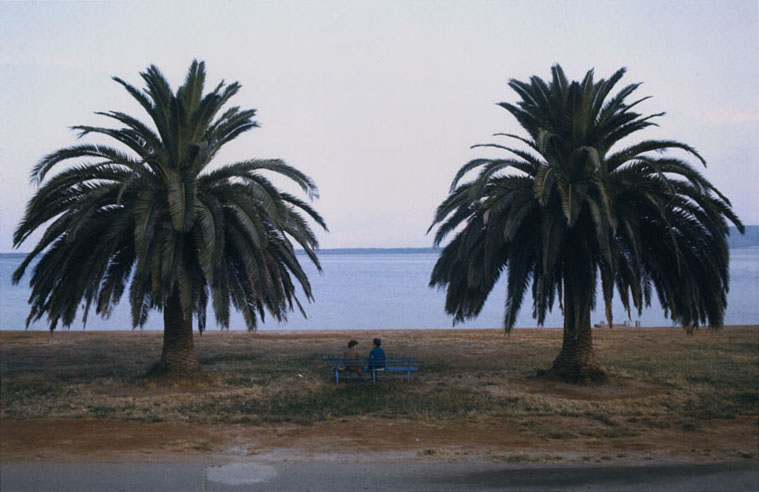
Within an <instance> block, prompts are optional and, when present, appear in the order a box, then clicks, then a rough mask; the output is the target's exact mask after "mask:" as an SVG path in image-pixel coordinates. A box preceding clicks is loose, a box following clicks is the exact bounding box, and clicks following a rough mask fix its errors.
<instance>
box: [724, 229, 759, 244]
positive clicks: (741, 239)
mask: <svg viewBox="0 0 759 492" xmlns="http://www.w3.org/2000/svg"><path fill="white" fill-rule="evenodd" d="M727 244H728V245H729V246H730V248H759V226H755V225H750V226H746V232H745V233H744V234H741V233H740V232H738V230H737V229H736V228H735V227H730V237H728V238H727Z"/></svg>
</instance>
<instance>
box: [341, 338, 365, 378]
mask: <svg viewBox="0 0 759 492" xmlns="http://www.w3.org/2000/svg"><path fill="white" fill-rule="evenodd" d="M356 345H358V342H357V341H355V340H351V341H350V342H348V350H346V351H345V353H344V354H343V359H344V360H345V362H346V365H345V370H347V371H353V372H355V373H357V374H358V375H361V354H359V353H358V349H357V348H356ZM352 361H356V362H355V365H350V364H348V363H349V362H352Z"/></svg>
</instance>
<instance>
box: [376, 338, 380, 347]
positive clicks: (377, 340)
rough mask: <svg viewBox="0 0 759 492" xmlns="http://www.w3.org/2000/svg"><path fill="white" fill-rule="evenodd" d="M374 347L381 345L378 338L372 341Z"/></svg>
mask: <svg viewBox="0 0 759 492" xmlns="http://www.w3.org/2000/svg"><path fill="white" fill-rule="evenodd" d="M374 345H376V346H377V347H379V346H380V345H382V340H380V339H379V338H375V339H374Z"/></svg>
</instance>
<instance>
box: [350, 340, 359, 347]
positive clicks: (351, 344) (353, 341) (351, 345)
mask: <svg viewBox="0 0 759 492" xmlns="http://www.w3.org/2000/svg"><path fill="white" fill-rule="evenodd" d="M356 345H358V342H357V341H355V340H351V341H350V342H348V348H353V347H355V346H356Z"/></svg>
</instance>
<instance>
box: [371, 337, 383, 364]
mask: <svg viewBox="0 0 759 492" xmlns="http://www.w3.org/2000/svg"><path fill="white" fill-rule="evenodd" d="M380 345H382V340H380V339H379V338H375V339H374V348H373V349H372V351H371V352H369V371H372V370H374V371H376V370H378V369H384V368H385V351H384V350H383V349H382V347H380Z"/></svg>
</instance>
